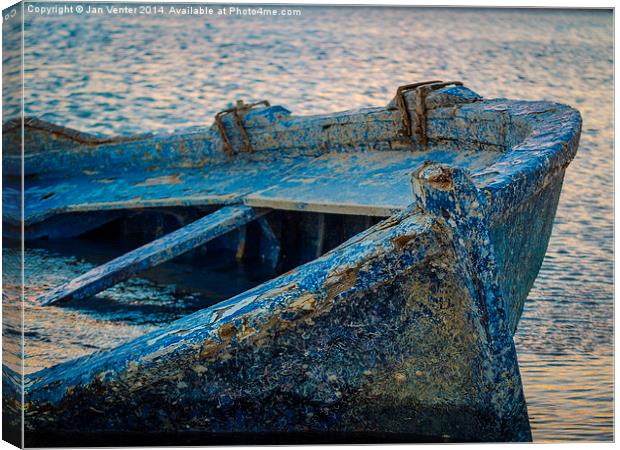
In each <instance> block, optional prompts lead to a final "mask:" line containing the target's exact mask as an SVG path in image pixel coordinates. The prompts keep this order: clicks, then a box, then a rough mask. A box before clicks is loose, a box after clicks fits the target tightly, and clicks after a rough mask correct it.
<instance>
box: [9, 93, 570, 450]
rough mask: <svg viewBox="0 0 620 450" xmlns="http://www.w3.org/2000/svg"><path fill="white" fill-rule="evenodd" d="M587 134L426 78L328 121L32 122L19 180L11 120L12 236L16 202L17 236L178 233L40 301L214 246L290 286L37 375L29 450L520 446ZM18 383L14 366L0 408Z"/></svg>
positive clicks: (240, 114)
mask: <svg viewBox="0 0 620 450" xmlns="http://www.w3.org/2000/svg"><path fill="white" fill-rule="evenodd" d="M580 128H581V118H580V115H579V113H578V112H577V111H575V110H574V109H571V108H570V107H568V106H564V105H560V104H556V103H550V102H542V101H539V102H538V101H537V102H529V101H512V100H505V99H494V100H486V99H483V98H481V97H480V96H479V95H478V94H476V93H474V92H473V91H471V90H470V89H468V88H466V87H464V86H463V85H462V84H461V83H458V82H448V83H444V82H438V81H434V82H426V83H417V84H413V85H408V86H404V87H401V88H399V89H398V91H397V95H396V97H395V99H394V100H393V101H392V102H391V103H390V104H389V105H388V106H387V107H377V108H364V109H358V110H353V111H346V112H341V113H336V114H328V115H321V116H309V117H296V116H294V115H291V113H290V112H289V111H288V110H286V109H285V108H283V107H280V106H270V105H269V103H267V102H260V103H259V104H254V105H245V104H243V103H239V104H237V106H236V107H234V108H231V109H229V110H227V111H224V112H223V113H220V114H218V115H217V117H216V120H215V123H214V125H213V126H211V127H209V128H193V129H189V130H185V131H181V132H176V133H172V134H163V135H143V136H135V137H130V138H126V137H117V138H106V139H102V138H99V137H96V136H92V135H88V134H85V133H81V132H78V131H75V130H71V129H67V128H63V127H59V126H55V125H51V124H49V123H45V122H43V121H40V120H37V119H26V120H25V123H24V128H23V132H24V139H25V141H24V142H25V155H24V161H23V166H22V159H21V155H20V151H19V148H20V147H19V143H20V138H21V133H22V127H21V122H20V121H14V122H9V123H6V124H5V125H4V130H3V131H4V133H3V141H4V148H5V149H9V151H6V150H5V155H4V158H3V164H4V174H5V178H4V190H3V195H4V205H5V208H4V210H3V221H4V230H5V235H6V236H7V237H11V236H19V234H20V228H21V226H22V212H23V226H24V236H25V239H26V240H30V239H41V238H46V239H50V240H51V239H60V238H66V237H71V236H76V235H81V234H83V233H86V232H90V233H93V232H96V230H97V229H99V228H100V227H102V226H104V225H105V224H109V223H111V222H115V221H116V222H118V221H123V220H125V221H126V220H130V219H131V217H136V216H138V217H141V218H142V219H141V220H142V223H143V224H144V232H145V233H147V232H151V231H152V229H153V228H156V227H154V226H151V224H152V223H160V225H161V223H163V222H157V221H156V220H151V219H152V218H153V217H164V218H167V219H166V220H168V219H170V220H172V219H171V218H174V221H176V224H175V225H173V226H172V228H175V229H174V230H173V231H171V232H170V233H167V234H165V235H163V236H161V233H162V227H161V226H160V227H159V228H158V231H157V232H155V231H152V236H151V237H152V238H153V239H154V240H152V242H150V243H147V244H145V245H143V246H141V247H139V248H137V249H135V250H133V251H131V252H130V253H128V254H126V255H123V256H120V257H118V258H116V259H114V260H112V261H110V262H108V263H106V264H104V265H102V266H100V267H97V268H95V269H93V270H91V271H90V272H88V273H86V274H84V275H82V276H80V277H79V278H77V279H75V280H67V283H66V284H63V285H61V286H58V287H56V288H55V289H53V290H51V291H50V292H48V293H47V294H45V295H44V296H43V297H41V299H40V302H41V304H43V305H62V303H63V302H64V301H66V300H68V299H72V301H74V302H75V301H79V300H80V299H84V298H87V297H89V296H92V295H93V294H95V293H97V292H100V291H101V290H103V289H106V288H108V287H110V286H112V285H114V284H115V283H118V282H119V281H121V280H124V279H127V278H128V277H131V276H135V275H136V274H138V273H139V272H140V271H142V270H144V269H146V268H148V267H152V266H154V265H156V264H160V263H161V262H163V261H167V260H169V259H171V258H175V257H177V256H179V255H181V254H183V253H187V252H190V251H195V249H197V248H203V247H204V246H205V244H206V243H209V245H210V244H213V243H214V242H218V243H219V244H218V245H219V246H220V247H224V248H227V249H229V250H230V251H232V252H234V253H235V254H236V255H237V257H238V258H246V257H251V256H253V257H258V258H261V259H262V260H263V261H264V264H265V265H269V266H270V267H272V268H275V270H277V271H278V273H281V275H279V276H276V277H274V278H273V279H271V280H269V281H267V282H265V283H262V284H260V285H258V286H256V287H255V288H253V289H250V290H248V291H246V292H243V293H241V294H239V295H237V296H235V297H233V298H230V299H228V300H226V301H223V302H221V303H218V304H216V305H214V306H212V307H209V308H206V309H203V310H200V311H197V312H195V313H193V314H190V315H188V316H186V317H183V318H181V319H179V320H177V321H175V322H173V323H170V324H169V325H167V326H164V327H161V328H160V329H158V330H156V331H154V332H151V333H149V334H147V335H144V336H142V337H140V338H138V339H135V340H133V341H131V342H128V343H126V344H123V345H121V346H120V347H118V348H115V349H112V350H108V351H104V352H97V353H94V354H92V355H87V356H85V357H81V358H78V359H75V360H72V361H68V362H65V363H61V364H58V365H56V366H54V367H50V368H47V369H44V370H41V371H39V372H36V373H33V374H30V375H27V376H26V377H25V389H24V401H25V403H24V404H23V406H24V409H25V434H26V442H27V444H28V439H30V440H31V442H30V444H32V445H49V444H50V443H52V444H54V443H56V444H57V443H65V444H66V443H68V442H71V439H74V438H75V437H76V436H79V439H80V443H81V445H86V444H88V443H97V442H101V440H102V439H106V441H105V442H107V443H110V442H114V443H117V444H118V443H121V444H126V445H127V444H131V443H141V444H144V443H160V444H161V443H168V444H177V445H178V444H188V443H202V444H204V443H218V442H303V441H310V442H325V441H329V442H339V441H347V442H352V441H364V442H369V441H373V440H375V441H376V440H379V441H399V440H401V441H406V440H431V441H432V440H448V441H472V440H477V441H491V440H493V441H497V440H499V441H504V440H516V441H527V440H530V439H531V435H530V429H529V422H528V417H527V408H526V404H525V400H524V395H523V388H522V382H521V378H520V375H519V368H518V364H517V355H516V352H515V346H514V343H513V334H514V332H515V329H516V327H517V323H518V321H519V317H520V315H521V312H522V309H523V305H524V301H525V299H526V297H527V295H528V292H529V290H530V288H531V286H532V284H533V282H534V280H535V278H536V276H537V273H538V270H539V268H540V265H541V263H542V260H543V257H544V255H545V251H546V248H547V244H548V241H549V237H550V233H551V229H552V223H553V219H554V215H555V211H556V207H557V204H558V198H559V195H560V190H561V186H562V181H563V176H564V171H565V169H566V167H567V165H568V164H569V163H570V161H571V160H572V158H573V157H574V155H575V152H576V150H577V146H578V141H579V135H580ZM22 168H23V171H24V180H25V181H24V190H23V197H24V210H23V211H22V210H21V208H20V205H21V201H20V196H21V193H22V191H21V188H20V175H21V171H22ZM144 217H149V219H148V220H145V219H144ZM170 220H169V221H168V222H166V223H168V225H167V226H168V228H170V227H171V226H170V225H169V222H170ZM164 228H166V227H164ZM93 230H94V231H93ZM157 236H160V237H157ZM50 307H51V306H50ZM19 377H20V376H19V375H18V374H16V373H14V372H12V371H11V370H10V369H9V368H7V367H4V377H3V378H4V386H5V393H6V392H9V393H10V392H13V393H14V398H13V399H12V400H11V395H10V394H5V401H4V405H5V409H6V410H7V411H9V410H11V408H13V410H14V411H16V410H17V409H16V408H17V406H16V405H18V406H19V405H20V401H19V396H18V394H19V392H20V388H19V385H18V384H16V383H17V381H16V380H19ZM11 380H13V382H11ZM16 420H17V419H16ZM16 423H17V422H15V423H13V425H15V424H16ZM9 425H11V424H9ZM5 426H6V423H5ZM132 439H134V440H132ZM257 439H258V441H257Z"/></svg>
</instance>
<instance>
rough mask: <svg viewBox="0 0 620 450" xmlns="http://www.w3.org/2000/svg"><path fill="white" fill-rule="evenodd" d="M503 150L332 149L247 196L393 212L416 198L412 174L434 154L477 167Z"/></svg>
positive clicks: (315, 207)
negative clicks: (357, 151)
mask: <svg viewBox="0 0 620 450" xmlns="http://www.w3.org/2000/svg"><path fill="white" fill-rule="evenodd" d="M500 157H501V153H498V152H481V151H461V152H455V151H448V150H442V149H436V150H431V151H384V152H360V153H335V152H334V153H328V154H325V155H323V156H321V157H319V158H316V159H314V160H312V161H309V162H308V163H306V164H303V165H300V166H298V167H297V168H295V170H292V171H291V172H290V173H289V175H288V176H287V177H286V178H283V179H282V180H281V181H280V182H278V183H275V184H274V185H272V186H269V187H268V188H266V189H264V190H260V191H258V190H257V191H256V192H253V193H251V194H249V195H248V196H247V197H245V198H244V202H245V203H246V204H247V205H250V206H257V207H268V208H274V209H287V210H302V211H312V212H322V213H339V214H356V215H367V216H389V215H390V214H392V213H393V212H395V211H399V210H403V209H405V208H406V207H407V206H408V205H409V204H410V203H411V202H412V197H411V192H410V190H409V179H410V177H411V173H412V172H413V171H414V170H415V169H416V168H418V167H419V166H420V165H421V164H423V163H424V161H426V160H428V159H432V160H435V161H441V162H442V163H445V164H450V165H453V166H456V167H464V168H467V169H469V170H472V171H475V170H476V169H478V168H481V167H485V166H489V165H491V164H492V163H493V162H495V161H497V160H498V159H499V158H500Z"/></svg>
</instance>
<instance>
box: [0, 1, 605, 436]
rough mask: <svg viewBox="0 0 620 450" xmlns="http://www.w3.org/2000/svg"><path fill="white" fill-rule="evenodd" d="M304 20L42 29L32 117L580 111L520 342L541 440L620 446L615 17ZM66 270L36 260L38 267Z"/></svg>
mask: <svg viewBox="0 0 620 450" xmlns="http://www.w3.org/2000/svg"><path fill="white" fill-rule="evenodd" d="M295 8H296V9H301V11H302V14H301V16H299V17H241V16H232V17H174V16H156V17H144V16H139V17H130V16H108V15H101V16H96V17H92V16H91V17H88V16H79V17H78V16H71V15H67V16H63V17H35V16H32V15H29V16H28V17H27V23H26V35H25V44H26V54H25V58H26V59H25V62H26V65H25V92H26V99H25V100H26V103H25V107H26V113H27V114H29V115H36V116H39V117H41V118H43V119H46V120H49V121H52V122H55V123H58V124H61V125H66V126H70V127H74V128H78V129H81V130H84V131H89V132H92V133H97V134H126V135H128V134H133V133H136V132H143V131H171V130H173V129H176V128H179V127H186V126H192V125H209V124H211V123H212V118H213V115H214V114H215V113H216V112H217V111H219V110H221V109H223V108H225V107H226V106H227V105H228V104H229V103H230V102H232V101H234V100H235V99H237V98H244V99H256V100H260V99H263V98H265V99H269V100H270V101H271V102H272V103H274V104H281V105H283V106H286V107H288V108H289V109H291V110H292V111H293V112H294V113H297V114H313V113H323V112H329V111H336V110H342V109H347V108H354V107H360V106H374V105H383V104H386V103H387V102H388V101H389V100H390V98H391V96H392V95H393V92H394V90H395V88H396V87H397V86H399V85H401V84H406V83H410V82H413V81H419V80H425V79H437V78H438V79H442V78H443V79H460V80H463V81H464V82H465V83H466V85H467V86H469V87H471V88H472V89H474V90H476V91H477V92H479V93H481V94H482V95H484V96H485V97H488V98H493V97H511V98H520V99H546V100H555V101H560V102H564V103H568V104H570V105H573V106H575V107H576V108H578V109H579V110H580V111H581V113H582V115H583V119H584V123H583V134H582V138H581V145H580V150H579V153H578V155H577V157H576V159H575V161H574V162H573V163H572V165H571V166H570V167H569V169H568V172H567V175H566V180H565V185H564V190H563V193H562V198H561V203H560V206H559V209H558V213H557V218H556V222H555V226H554V231H553V236H552V238H551V242H550V245H549V250H548V253H547V256H546V258H545V261H544V264H543V267H542V270H541V272H540V275H539V277H538V280H537V282H536V284H535V286H534V289H533V290H532V292H531V294H530V296H529V299H528V301H527V303H526V307H525V311H524V314H523V318H522V320H521V322H520V325H519V330H518V332H517V335H516V337H515V339H516V343H517V349H518V352H519V359H520V365H521V371H522V376H523V380H524V384H525V394H526V397H527V401H528V408H529V413H530V419H531V424H532V429H533V436H534V439H535V440H536V441H557V440H561V441H566V440H610V439H612V438H613V428H612V426H613V425H612V418H613V397H612V395H613V394H612V392H613V373H612V362H613V322H612V321H613V294H612V288H613V286H612V284H613V275H612V269H613V243H612V242H613V241H612V236H613V217H612V196H613V138H614V136H613V110H612V108H613V91H612V89H613V40H612V35H613V16H612V14H611V13H610V12H606V11H569V10H566V11H546V10H536V11H527V10H474V9H388V8H325V7H295ZM7 57H8V56H7ZM7 57H5V58H7ZM14 112H17V110H14ZM10 114H11V110H10V106H9V109H8V110H7V109H6V108H5V117H8V116H10ZM37 258H42V259H41V260H40V261H39V260H37ZM58 258H60V260H62V258H64V257H62V256H53V255H51V254H50V253H49V252H48V253H45V250H41V249H38V250H36V251H34V250H33V251H30V250H29V251H28V252H27V255H26V264H27V267H28V264H29V262H28V261H29V260H30V261H31V262H32V264H35V265H40V264H44V263H45V261H48V262H49V261H56V259H58ZM75 264H77V266H76V267H77V268H75V267H74V269H72V270H76V271H81V270H82V267H80V265H81V264H85V263H83V262H80V261H77V262H75ZM61 265H62V266H63V267H65V265H64V263H63V264H61ZM68 266H70V264H69V265H68ZM67 270H69V269H67ZM42 273H47V272H42V271H39V272H38V274H39V276H41V274H42ZM51 281H52V280H46V281H45V282H46V283H48V284H50V285H51ZM76 314H77V313H76ZM78 320H83V318H82V317H76V321H78ZM76 323H77V322H76ZM111 323H112V322H111ZM110 326H113V325H110ZM148 326H152V325H149V324H142V325H133V327H137V328H131V326H129V325H127V324H124V325H118V324H117V325H115V326H114V327H115V328H114V333H110V334H115V335H116V336H117V337H118V339H119V340H123V339H128V338H130V337H131V336H133V335H134V334H137V333H142V332H144V331H145V329H146V328H147V327H148ZM69 328H70V327H69ZM68 332H70V330H68ZM75 342H77V343H78V344H79V342H81V338H80V337H79V336H75ZM108 344H109V343H108ZM76 347H77V348H76V351H78V352H79V351H80V349H79V345H76ZM82 350H83V349H82ZM84 351H85V350H84Z"/></svg>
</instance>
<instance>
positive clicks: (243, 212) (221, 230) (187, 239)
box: [39, 205, 267, 305]
mask: <svg viewBox="0 0 620 450" xmlns="http://www.w3.org/2000/svg"><path fill="white" fill-rule="evenodd" d="M266 212H267V210H257V209H254V208H250V207H247V206H243V205H237V206H227V207H224V208H222V209H220V210H218V211H216V212H214V213H212V214H209V215H208V216H205V217H203V218H202V219H199V220H197V221H195V222H192V223H190V224H189V225H187V226H185V227H182V228H180V229H178V230H176V231H174V232H172V233H170V234H167V235H166V236H164V237H162V238H159V239H156V240H155V241H153V242H150V243H148V244H146V245H143V246H142V247H139V248H137V249H135V250H132V251H131V252H129V253H126V254H124V255H122V256H119V257H118V258H116V259H113V260H112V261H110V262H108V263H106V264H103V265H101V266H99V267H96V268H94V269H92V270H90V271H88V272H86V273H85V274H83V275H81V276H79V277H77V278H75V279H74V280H71V281H69V282H68V283H65V284H63V285H61V286H59V287H57V288H55V289H53V290H52V291H50V292H49V293H47V294H45V295H44V296H42V297H41V298H40V300H39V302H40V304H42V305H52V304H57V303H60V302H63V301H67V300H70V299H82V298H86V297H90V296H92V295H95V294H97V293H98V292H101V291H103V290H105V289H107V288H109V287H112V286H114V285H115V284H116V283H119V282H121V281H123V280H126V279H127V278H129V277H131V276H132V275H134V274H135V273H137V272H140V271H142V270H145V269H148V268H150V267H153V266H156V265H158V264H161V263H163V262H166V261H168V260H170V259H172V258H175V257H177V256H179V255H181V254H183V253H186V252H188V251H189V250H192V249H194V248H196V247H198V246H200V245H202V244H204V243H206V242H208V241H210V240H212V239H214V238H216V237H218V236H221V235H223V234H226V233H228V232H229V231H231V230H234V229H235V228H238V227H240V226H242V225H245V224H246V223H248V222H251V221H252V220H254V219H256V218H257V217H260V216H261V215H263V214H265V213H266Z"/></svg>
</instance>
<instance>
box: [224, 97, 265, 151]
mask: <svg viewBox="0 0 620 450" xmlns="http://www.w3.org/2000/svg"><path fill="white" fill-rule="evenodd" d="M258 105H265V106H266V107H269V106H271V104H270V103H269V102H268V101H267V100H261V101H260V102H256V103H250V104H245V103H243V100H237V104H236V105H235V107H233V108H228V109H225V110H224V111H220V112H218V113H217V114H216V115H215V125H216V126H217V128H218V130H219V131H220V134H221V135H222V140H223V141H224V151H225V152H226V153H228V154H229V155H234V153H235V150H234V148H233V146H232V142H231V141H230V138H229V137H228V134H227V133H226V128H225V127H224V122H223V120H222V118H223V117H224V116H226V115H227V114H232V115H233V118H234V120H235V125H236V126H237V129H238V130H239V134H240V135H241V139H242V140H243V151H245V152H247V153H252V152H253V151H254V150H253V149H252V144H251V142H250V138H249V137H248V133H247V132H246V131H245V128H244V127H243V122H242V120H241V114H242V113H246V112H248V111H249V110H250V109H252V108H254V107H256V106H258Z"/></svg>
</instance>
